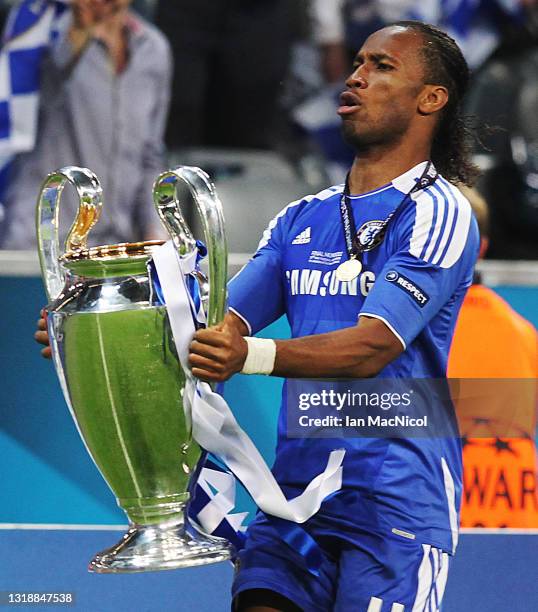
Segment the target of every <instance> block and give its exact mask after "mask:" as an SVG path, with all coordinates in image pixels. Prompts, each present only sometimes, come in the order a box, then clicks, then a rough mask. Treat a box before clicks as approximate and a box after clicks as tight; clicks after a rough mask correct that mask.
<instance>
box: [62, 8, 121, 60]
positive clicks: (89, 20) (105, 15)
mask: <svg viewBox="0 0 538 612" xmlns="http://www.w3.org/2000/svg"><path fill="white" fill-rule="evenodd" d="M129 4H130V0H73V2H72V3H71V11H72V14H73V22H72V24H71V28H70V30H69V40H70V41H71V45H72V47H73V53H74V55H75V56H77V55H78V54H79V53H80V52H81V51H82V49H83V48H84V47H85V46H86V44H87V43H88V41H89V40H90V38H91V37H92V36H98V37H99V36H102V35H103V32H102V30H101V28H102V26H103V24H106V23H107V21H109V20H110V19H111V18H113V17H114V16H115V15H116V14H117V13H118V12H119V11H121V10H123V9H125V8H126V7H127V6H128V5H129Z"/></svg>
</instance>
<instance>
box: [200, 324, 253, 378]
mask: <svg viewBox="0 0 538 612" xmlns="http://www.w3.org/2000/svg"><path fill="white" fill-rule="evenodd" d="M247 352H248V346H247V342H246V340H245V339H244V338H243V336H242V335H241V333H240V332H239V330H238V328H237V326H235V325H231V324H229V322H227V321H225V322H224V323H222V324H221V325H216V326H215V327H209V328H207V329H199V330H198V331H197V332H196V333H195V334H194V337H193V340H192V342H191V345H190V354H189V363H190V365H191V368H192V373H193V374H194V376H196V377H197V378H200V379H201V380H205V381H206V382H223V381H225V380H228V378H230V377H231V376H232V375H233V374H236V373H237V372H240V371H241V369H242V367H243V364H244V363H245V359H246V358H247Z"/></svg>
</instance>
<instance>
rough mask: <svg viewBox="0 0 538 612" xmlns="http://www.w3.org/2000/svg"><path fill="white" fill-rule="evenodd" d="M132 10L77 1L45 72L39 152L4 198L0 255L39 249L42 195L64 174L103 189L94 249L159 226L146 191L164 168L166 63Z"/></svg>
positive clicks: (161, 47)
mask: <svg viewBox="0 0 538 612" xmlns="http://www.w3.org/2000/svg"><path fill="white" fill-rule="evenodd" d="M129 4H130V0H73V1H72V3H71V4H70V6H71V7H72V8H71V10H70V11H67V12H65V13H64V15H63V17H62V19H61V21H60V23H58V24H57V29H58V34H57V37H56V38H55V40H54V42H53V43H52V45H51V47H50V49H49V51H48V52H47V54H46V56H45V58H44V60H43V64H42V66H41V87H40V104H39V116H38V127H37V135H36V142H35V147H34V149H33V150H31V151H29V152H28V153H21V154H19V155H18V156H17V157H16V159H15V161H14V164H13V168H12V173H11V175H10V180H9V184H8V188H7V192H6V194H5V206H6V211H7V234H6V236H5V238H4V240H3V242H2V245H1V246H2V248H7V249H28V248H34V247H35V242H36V241H35V227H34V223H35V221H34V217H35V213H34V210H35V202H36V197H37V194H38V191H39V187H40V185H41V183H42V181H43V179H44V178H45V176H46V175H47V173H48V172H51V171H53V170H55V169H57V168H60V167H61V166H65V165H79V166H85V167H88V168H90V169H91V170H93V171H94V172H95V173H96V175H97V176H98V177H99V179H100V181H101V184H102V186H103V191H104V197H105V205H104V207H103V214H102V216H101V219H100V221H99V223H98V224H97V225H96V226H95V228H93V230H92V233H91V239H90V240H91V241H92V242H93V243H99V244H106V243H116V242H125V241H131V240H139V239H142V238H144V237H149V236H150V235H151V234H152V233H153V231H154V230H153V224H154V223H155V225H157V224H158V221H157V217H156V215H155V213H154V209H153V205H152V198H151V187H152V184H153V181H154V179H155V177H156V176H157V174H158V173H159V172H161V171H162V170H163V168H164V165H165V162H164V159H163V153H164V144H163V133H164V126H165V121H166V114H167V109H168V102H169V89H170V78H171V70H172V66H171V55H170V50H169V46H168V43H167V42H166V39H165V38H164V36H163V35H162V34H161V33H160V32H159V31H158V30H157V29H156V28H155V27H154V26H152V25H151V24H149V23H147V22H146V21H144V20H143V19H142V18H140V17H139V16H137V15H136V14H135V13H134V12H132V11H130V10H129ZM28 10H32V7H31V6H29V8H28ZM12 78H13V77H12ZM28 121H32V118H31V117H28ZM66 191H68V190H66ZM72 195H73V194H71V193H69V194H67V193H66V196H72ZM62 203H63V204H65V207H63V208H65V209H67V208H68V205H69V207H71V210H69V212H67V211H65V212H66V214H65V219H66V222H71V221H72V220H73V219H74V214H75V213H74V210H73V209H72V207H73V206H74V204H75V202H74V198H73V197H64V200H63V202H62ZM64 229H67V227H64Z"/></svg>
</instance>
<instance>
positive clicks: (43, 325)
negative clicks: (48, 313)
mask: <svg viewBox="0 0 538 612" xmlns="http://www.w3.org/2000/svg"><path fill="white" fill-rule="evenodd" d="M40 314H41V318H40V319H39V320H38V321H37V331H36V333H35V334H34V338H35V339H36V341H37V342H39V344H43V345H44V346H45V348H44V349H41V354H42V355H43V357H45V358H46V359H50V358H51V357H52V351H51V350H50V342H49V333H48V331H47V322H46V321H45V311H44V310H42V311H41V313H40Z"/></svg>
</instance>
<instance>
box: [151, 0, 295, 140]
mask: <svg viewBox="0 0 538 612" xmlns="http://www.w3.org/2000/svg"><path fill="white" fill-rule="evenodd" d="M303 14H304V0H300V1H297V0H295V1H294V2H289V0H160V1H159V2H158V5H157V7H156V11H155V23H156V24H157V25H158V26H159V27H160V28H161V29H162V31H163V32H164V33H165V34H166V35H167V36H168V39H169V40H170V43H171V45H172V49H173V54H174V80H173V96H172V108H171V113H170V121H169V125H168V130H167V142H168V145H169V146H170V147H174V148H178V147H200V146H219V147H228V148H256V149H273V148H276V147H277V144H278V142H277V141H278V137H279V136H278V135H279V127H280V122H281V121H282V117H281V110H280V108H279V96H280V94H281V90H282V84H283V80H284V78H285V77H286V74H287V71H288V65H289V60H290V52H291V46H292V42H293V41H294V40H295V39H296V38H297V37H298V36H299V32H300V29H301V27H302V25H301V22H302V17H303Z"/></svg>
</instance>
